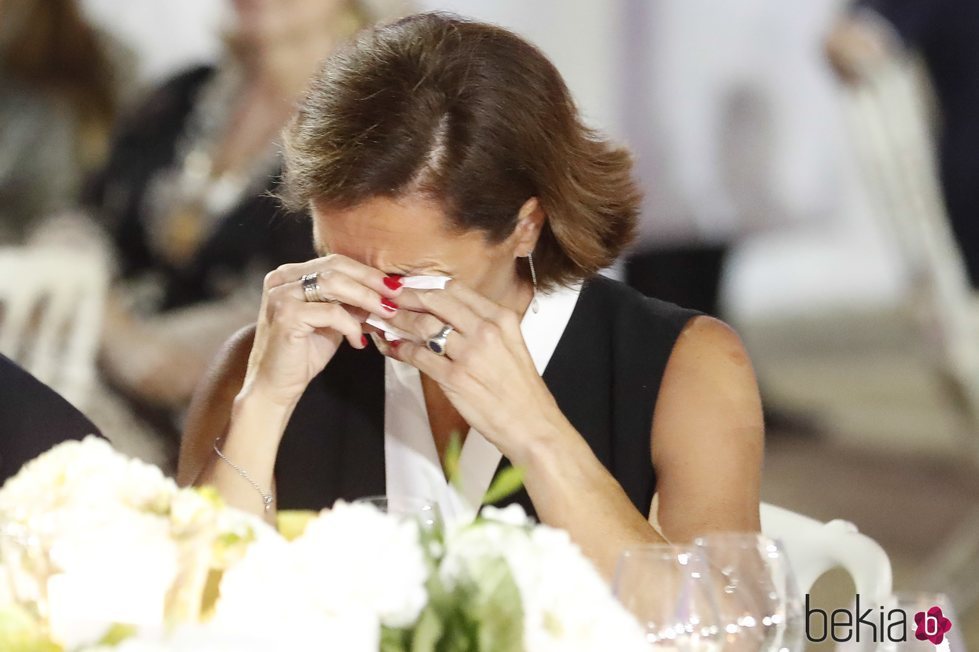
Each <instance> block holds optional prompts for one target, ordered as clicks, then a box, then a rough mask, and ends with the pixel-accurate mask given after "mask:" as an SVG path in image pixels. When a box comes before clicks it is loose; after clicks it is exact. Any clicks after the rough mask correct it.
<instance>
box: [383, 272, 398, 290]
mask: <svg viewBox="0 0 979 652" xmlns="http://www.w3.org/2000/svg"><path fill="white" fill-rule="evenodd" d="M401 283H402V281H401V277H400V276H396V275H394V274H391V275H390V276H385V277H384V285H386V286H387V287H388V289H390V290H397V289H398V288H400V287H401Z"/></svg>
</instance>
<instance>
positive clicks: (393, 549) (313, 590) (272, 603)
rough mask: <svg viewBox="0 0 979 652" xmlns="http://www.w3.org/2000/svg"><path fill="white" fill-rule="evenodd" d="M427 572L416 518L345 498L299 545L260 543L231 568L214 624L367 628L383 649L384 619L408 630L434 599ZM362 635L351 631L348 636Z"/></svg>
mask: <svg viewBox="0 0 979 652" xmlns="http://www.w3.org/2000/svg"><path fill="white" fill-rule="evenodd" d="M427 577H428V567H427V564H426V560H425V556H424V554H423V552H422V549H421V545H420V542H419V538H418V528H417V526H416V525H415V524H414V523H413V522H410V521H401V520H399V519H396V518H394V517H391V516H387V515H385V514H382V513H381V512H379V511H378V510H377V509H376V508H374V507H373V506H370V505H359V504H357V505H348V504H345V503H342V502H340V503H337V505H336V506H335V507H334V509H333V510H332V511H329V512H323V514H321V515H320V516H319V517H317V518H316V519H314V520H313V521H312V522H310V524H309V525H308V526H307V528H306V531H305V532H304V533H303V535H302V536H301V537H299V538H298V539H296V540H295V541H293V542H291V543H290V542H286V541H285V539H283V538H281V537H275V538H271V537H267V538H264V539H260V540H258V541H256V542H255V543H254V544H252V546H251V547H250V548H249V549H248V551H247V552H246V553H245V556H244V558H243V559H242V560H241V561H239V562H238V563H237V564H235V565H233V566H232V567H231V568H229V569H228V570H227V571H226V572H225V575H224V578H223V580H222V582H221V589H220V593H221V595H220V598H219V600H218V603H217V607H216V611H215V617H214V621H215V623H218V624H221V625H222V626H228V627H232V626H241V625H242V624H247V623H256V622H263V621H265V622H273V623H276V624H277V626H280V627H282V628H283V629H285V630H293V631H300V630H303V628H308V627H309V626H310V624H311V623H315V624H317V626H321V627H327V628H329V629H330V631H333V632H337V631H345V628H346V629H350V630H351V632H353V631H360V630H365V631H366V632H369V634H370V637H371V638H370V640H371V641H374V642H373V643H371V644H372V645H373V649H375V650H376V649H377V643H376V640H377V639H376V637H377V636H378V635H379V631H380V627H381V625H382V624H383V625H385V626H388V627H396V628H398V627H408V626H410V625H412V624H413V623H414V622H415V621H416V620H417V618H418V615H419V613H420V612H421V610H422V609H423V608H424V606H425V604H426V602H427V594H426V592H425V581H426V579H427ZM354 624H355V625H356V626H355V627H354V626H353V625H354ZM355 638H356V636H354V634H353V633H350V632H348V633H346V634H344V640H353V639H355ZM369 647H370V646H368V647H367V648H364V649H369ZM336 649H344V650H346V649H354V648H348V647H346V646H338V647H337V648H336Z"/></svg>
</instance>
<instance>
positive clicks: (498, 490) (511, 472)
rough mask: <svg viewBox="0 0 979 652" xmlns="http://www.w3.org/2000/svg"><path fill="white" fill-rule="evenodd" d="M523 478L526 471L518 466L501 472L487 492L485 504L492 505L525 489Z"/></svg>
mask: <svg viewBox="0 0 979 652" xmlns="http://www.w3.org/2000/svg"><path fill="white" fill-rule="evenodd" d="M523 476H524V471H523V469H522V468H520V467H518V466H508V467H507V468H505V469H503V470H502V471H500V472H499V473H498V474H497V476H496V477H495V478H493V484H491V485H490V488H489V489H487V490H486V495H485V496H483V504H484V505H492V504H494V503H497V502H499V501H501V500H503V499H504V498H507V497H509V496H512V495H513V494H515V493H517V492H518V491H520V489H521V488H522V487H523Z"/></svg>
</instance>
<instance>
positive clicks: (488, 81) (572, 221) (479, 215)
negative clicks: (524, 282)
mask: <svg viewBox="0 0 979 652" xmlns="http://www.w3.org/2000/svg"><path fill="white" fill-rule="evenodd" d="M283 140H284V147H285V176H284V184H283V199H284V200H285V202H286V204H287V205H288V206H289V207H290V208H293V209H304V208H306V207H308V205H309V203H310V202H312V201H316V202H321V203H323V204H325V205H326V206H329V207H333V208H349V207H352V206H354V205H356V204H358V203H360V202H362V201H364V200H366V199H369V198H370V197H374V196H388V197H397V196H403V195H406V194H411V193H421V194H422V195H423V196H427V197H430V198H432V199H434V200H437V201H439V202H440V203H441V205H442V206H443V207H444V209H445V210H446V213H447V214H448V216H449V219H450V220H452V222H453V224H454V225H455V226H456V227H458V228H460V229H463V230H469V229H479V230H482V231H483V232H485V233H486V234H487V237H488V238H489V240H490V241H492V242H499V241H501V240H503V239H505V238H506V237H507V236H509V235H510V234H511V233H512V232H513V230H514V228H515V227H516V223H517V215H518V212H519V210H520V207H521V206H522V205H523V204H524V202H526V201H527V200H528V199H529V198H531V197H537V198H538V200H539V201H540V204H541V207H542V208H543V210H544V212H545V213H546V215H547V221H546V222H545V224H544V228H543V230H542V232H541V237H540V240H539V242H538V243H537V248H536V249H535V250H534V262H535V266H536V269H537V274H538V278H539V281H540V283H541V285H542V286H544V287H550V286H552V285H554V284H563V283H568V282H572V281H575V280H579V279H582V278H585V277H587V276H589V275H591V274H594V273H595V272H597V271H598V270H600V269H601V268H603V267H605V266H607V265H609V264H610V263H611V262H612V261H614V260H615V258H616V257H617V256H618V254H619V252H620V251H621V250H622V248H623V247H624V246H625V245H626V244H627V243H628V242H629V240H630V239H631V237H632V235H633V232H634V230H635V222H636V216H637V213H638V204H639V199H640V196H639V191H638V189H637V187H636V185H635V183H634V181H633V178H632V159H631V157H630V155H629V153H628V151H627V150H625V149H624V148H620V147H616V146H613V145H612V144H611V143H609V142H608V141H607V140H605V139H604V138H603V137H602V136H601V135H599V134H598V133H597V132H595V131H593V130H592V129H589V128H588V127H586V126H585V125H584V124H582V121H581V119H580V118H579V116H578V113H577V110H576V109H575V106H574V102H573V101H572V99H571V95H570V93H569V92H568V89H567V87H566V86H565V84H564V81H563V80H562V79H561V75H560V74H559V73H558V71H557V69H556V68H555V67H554V66H553V64H551V63H550V62H549V61H548V60H547V58H546V57H545V56H544V55H543V54H542V53H541V52H540V51H539V50H538V49H537V48H535V47H534V46H532V45H530V44H529V43H527V42H526V41H524V40H522V39H521V38H519V37H517V36H516V35H514V34H512V33H511V32H508V31H507V30H504V29H502V28H499V27H495V26H492V25H486V24H482V23H477V22H472V21H468V20H464V19H462V18H459V17H457V16H453V15H451V14H445V13H437V12H433V13H425V14H417V15H414V16H409V17H407V18H404V19H402V20H400V21H398V22H395V23H393V24H391V25H387V26H383V27H378V28H375V29H373V30H370V31H367V32H365V33H363V34H361V35H360V37H359V38H358V39H356V40H355V41H354V42H353V43H351V44H350V45H349V46H347V47H345V48H343V49H341V50H339V51H338V52H336V53H335V54H334V55H333V56H331V57H330V58H329V59H328V60H327V62H326V65H325V67H324V68H323V70H322V71H321V73H320V74H319V75H318V76H317V77H316V78H315V80H314V81H313V84H312V86H311V88H310V91H309V93H308V95H307V97H306V99H305V101H304V102H303V103H302V105H301V106H300V108H299V111H298V113H297V115H296V116H295V117H294V118H293V120H292V121H291V123H290V124H289V126H288V127H287V128H286V131H285V134H284V139H283Z"/></svg>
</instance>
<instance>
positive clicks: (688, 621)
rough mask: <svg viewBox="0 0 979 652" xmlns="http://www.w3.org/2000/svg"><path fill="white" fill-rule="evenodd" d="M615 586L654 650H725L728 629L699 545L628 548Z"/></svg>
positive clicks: (614, 582) (621, 562) (623, 603)
mask: <svg viewBox="0 0 979 652" xmlns="http://www.w3.org/2000/svg"><path fill="white" fill-rule="evenodd" d="M612 588H613V592H614V593H615V596H616V597H617V598H618V599H619V601H620V602H621V603H622V605H623V606H625V608H626V609H628V610H629V611H631V612H632V614H633V615H634V616H635V617H636V618H637V619H638V620H639V624H640V626H641V627H642V628H643V629H644V631H645V633H646V641H647V642H648V643H649V645H650V649H654V650H664V651H666V650H670V651H674V650H675V651H677V652H694V651H696V652H714V651H716V650H719V649H720V647H721V643H722V634H723V633H722V631H721V627H720V621H719V618H718V613H717V603H716V598H715V595H714V589H713V586H712V582H711V580H710V578H709V571H708V568H707V566H706V564H705V563H704V559H703V554H702V551H701V550H700V549H698V548H696V547H693V546H671V545H649V546H638V547H634V548H628V549H626V550H625V551H624V552H623V553H622V555H621V556H620V557H619V562H618V566H617V568H616V572H615V577H614V579H613V584H612Z"/></svg>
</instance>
